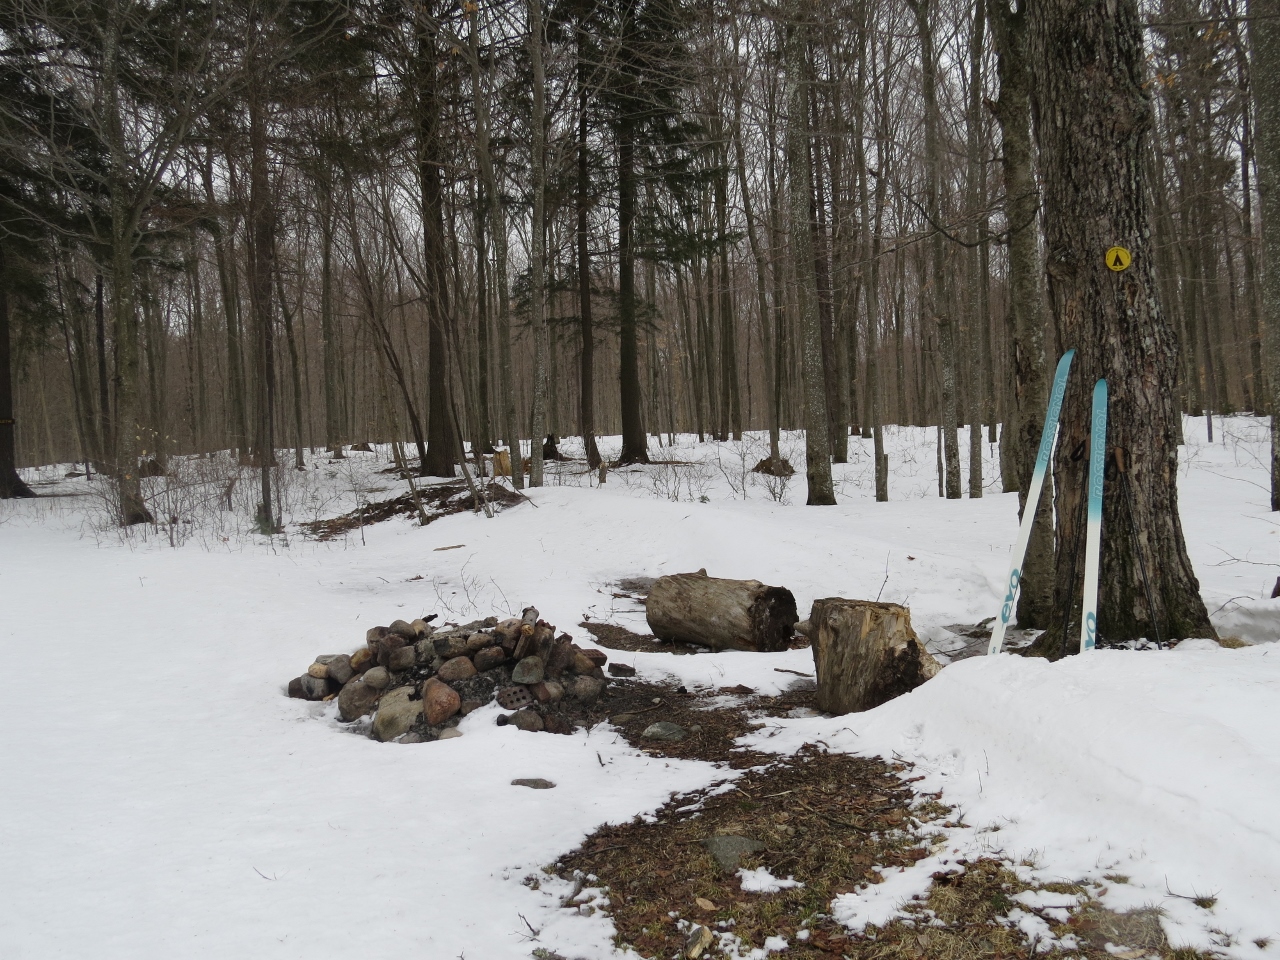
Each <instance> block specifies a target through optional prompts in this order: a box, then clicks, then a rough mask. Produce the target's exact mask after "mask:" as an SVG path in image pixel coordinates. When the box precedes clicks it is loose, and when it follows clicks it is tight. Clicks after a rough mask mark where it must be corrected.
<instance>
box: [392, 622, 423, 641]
mask: <svg viewBox="0 0 1280 960" xmlns="http://www.w3.org/2000/svg"><path fill="white" fill-rule="evenodd" d="M387 629H388V630H390V631H391V632H392V633H394V634H395V635H396V636H398V637H404V638H405V639H406V640H409V641H413V640H417V639H418V631H417V630H415V629H413V624H411V623H409V622H408V621H405V620H393V621H391V626H389V627H388V628H387Z"/></svg>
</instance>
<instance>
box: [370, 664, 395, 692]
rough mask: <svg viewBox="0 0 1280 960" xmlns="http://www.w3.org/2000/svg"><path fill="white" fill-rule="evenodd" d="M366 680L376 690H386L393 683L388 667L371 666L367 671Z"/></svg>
mask: <svg viewBox="0 0 1280 960" xmlns="http://www.w3.org/2000/svg"><path fill="white" fill-rule="evenodd" d="M364 682H365V683H366V684H367V685H369V686H371V687H373V689H375V690H385V689H387V687H388V686H389V685H390V684H391V674H389V673H387V668H386V667H370V668H369V669H368V670H366V671H365V674H364Z"/></svg>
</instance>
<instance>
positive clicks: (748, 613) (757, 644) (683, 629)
mask: <svg viewBox="0 0 1280 960" xmlns="http://www.w3.org/2000/svg"><path fill="white" fill-rule="evenodd" d="M645 607H646V613H647V617H648V620H649V629H650V630H652V631H653V635H654V636H655V637H658V638H659V639H661V640H680V641H683V642H684V643H696V644H699V645H701V646H704V647H710V648H711V649H712V650H752V651H758V652H772V651H776V650H785V649H786V648H787V645H788V644H789V643H790V642H791V637H792V635H793V632H794V628H795V624H796V621H797V620H798V619H799V617H798V616H797V615H796V598H795V596H794V595H792V593H791V591H790V590H788V589H786V588H785V587H770V586H767V585H765V584H763V583H761V582H760V581H758V580H723V579H721V578H719V577H709V576H707V572H706V571H705V570H699V571H698V572H697V573H678V574H676V575H675V576H671V577H659V578H658V579H657V580H655V581H654V584H653V587H652V588H651V589H650V591H649V598H648V600H646V601H645Z"/></svg>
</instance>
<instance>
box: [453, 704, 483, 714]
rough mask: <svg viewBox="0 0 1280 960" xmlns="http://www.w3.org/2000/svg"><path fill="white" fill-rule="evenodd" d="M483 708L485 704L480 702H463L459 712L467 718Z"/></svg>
mask: <svg viewBox="0 0 1280 960" xmlns="http://www.w3.org/2000/svg"><path fill="white" fill-rule="evenodd" d="M483 706H484V704H483V703H481V702H480V701H479V700H463V701H462V705H461V706H460V707H459V710H458V712H459V713H461V714H462V715H463V716H464V717H465V716H466V715H467V714H469V713H474V712H475V711H477V710H479V709H480V708H481V707H483Z"/></svg>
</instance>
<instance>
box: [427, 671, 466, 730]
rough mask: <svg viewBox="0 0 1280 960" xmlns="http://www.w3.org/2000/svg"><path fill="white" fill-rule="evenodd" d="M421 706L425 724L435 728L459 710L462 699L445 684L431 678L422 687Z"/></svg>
mask: <svg viewBox="0 0 1280 960" xmlns="http://www.w3.org/2000/svg"><path fill="white" fill-rule="evenodd" d="M422 704H423V707H422V710H423V713H425V714H426V715H427V723H428V724H429V725H430V726H433V727H437V726H439V725H440V724H442V723H444V722H445V721H446V720H448V719H449V718H450V717H452V716H453V715H454V714H455V713H457V712H458V710H459V709H461V707H462V698H461V697H460V696H458V693H457V691H456V690H454V689H453V688H452V687H450V686H449V685H448V684H447V683H445V682H444V681H442V680H437V679H436V678H435V677H432V678H431V679H430V680H428V681H427V682H426V683H424V684H423V685H422Z"/></svg>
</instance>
